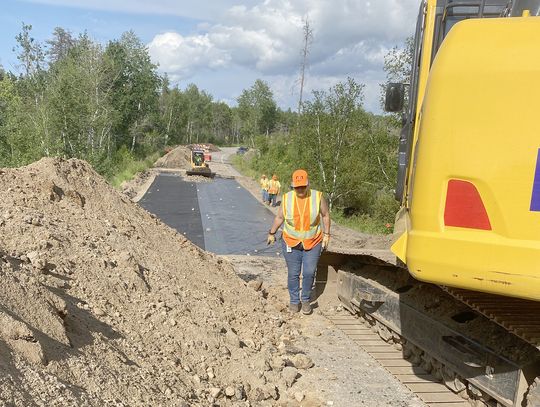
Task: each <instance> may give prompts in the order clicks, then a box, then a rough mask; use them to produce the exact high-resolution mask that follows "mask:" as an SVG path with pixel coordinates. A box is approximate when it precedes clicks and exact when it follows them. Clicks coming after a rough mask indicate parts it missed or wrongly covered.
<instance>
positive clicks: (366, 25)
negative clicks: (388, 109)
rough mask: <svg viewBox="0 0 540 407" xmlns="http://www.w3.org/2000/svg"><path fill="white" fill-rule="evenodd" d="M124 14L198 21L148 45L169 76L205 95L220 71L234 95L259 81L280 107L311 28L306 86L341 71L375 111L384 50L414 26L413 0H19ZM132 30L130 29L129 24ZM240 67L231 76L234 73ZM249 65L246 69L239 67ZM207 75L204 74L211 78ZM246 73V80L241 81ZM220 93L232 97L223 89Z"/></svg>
mask: <svg viewBox="0 0 540 407" xmlns="http://www.w3.org/2000/svg"><path fill="white" fill-rule="evenodd" d="M26 1H30V2H38V3H44V4H50V5H63V6H70V7H81V8H88V9H95V10H106V11H118V12H124V13H146V14H153V15H174V16H182V17H186V18H191V19H197V20H200V22H199V24H198V25H197V26H196V27H194V31H192V32H174V31H168V32H161V33H159V34H156V35H155V37H154V38H153V39H152V41H150V43H149V44H148V46H149V50H150V54H151V56H152V58H153V60H154V61H155V62H157V63H159V66H160V70H161V71H162V72H167V73H168V74H169V76H170V78H171V79H172V80H173V81H179V82H180V83H186V82H189V81H192V80H193V81H195V79H196V80H197V81H198V82H199V83H197V84H198V85H199V86H200V87H202V88H205V89H207V90H208V91H209V92H210V93H212V94H213V95H217V94H219V93H220V90H219V89H216V88H209V87H207V85H206V84H210V83H212V84H219V83H220V81H219V80H216V79H213V77H214V76H216V77H217V78H226V79H224V81H227V88H229V89H232V88H233V86H234V84H235V85H236V89H238V90H237V91H236V92H235V93H236V94H239V93H240V92H241V90H242V89H245V88H248V87H250V86H251V85H252V84H253V81H252V78H261V79H263V80H266V81H267V82H268V83H269V84H270V85H271V86H272V89H273V91H274V93H275V94H276V99H277V100H279V101H280V103H281V104H282V107H284V108H286V107H289V106H291V107H293V108H294V106H295V103H294V97H293V96H291V95H290V94H291V89H294V88H295V82H296V80H297V77H298V70H299V66H300V62H301V57H300V52H301V49H302V27H303V22H304V19H305V18H306V17H307V18H308V19H309V21H310V24H311V28H312V30H313V42H312V44H311V46H310V55H309V69H308V76H307V83H306V89H307V90H308V92H309V91H310V90H311V89H326V88H327V87H329V86H332V85H334V84H335V83H337V82H338V81H341V80H344V79H345V78H346V77H347V76H351V77H353V78H355V79H356V80H357V81H358V82H362V83H365V84H366V92H365V93H366V107H367V108H368V109H372V110H373V109H374V110H378V109H379V108H378V104H379V101H378V98H379V96H378V93H379V86H378V83H375V81H380V82H382V81H383V80H384V74H383V72H382V66H383V60H384V55H385V53H386V52H387V51H388V50H389V49H390V48H391V47H393V46H394V45H401V44H402V43H403V41H404V40H405V38H406V37H407V36H408V35H410V34H411V33H412V32H413V30H414V25H415V19H416V15H417V13H418V6H419V4H420V0H215V1H192V0H153V1H152V2H148V1H147V0H94V1H88V0H87V1H85V0H26ZM134 28H135V31H136V27H134ZM237 72H243V74H242V75H238V76H235V75H234V73H237ZM248 72H249V75H248V74H247V73H248ZM211 78H212V79H211ZM248 80H249V82H248ZM221 99H228V100H230V99H234V96H232V95H231V94H229V96H226V95H223V96H222V97H221Z"/></svg>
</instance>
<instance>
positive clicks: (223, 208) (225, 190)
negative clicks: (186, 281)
mask: <svg viewBox="0 0 540 407" xmlns="http://www.w3.org/2000/svg"><path fill="white" fill-rule="evenodd" d="M197 194H198V197H199V208H200V210H201V218H202V224H203V230H204V242H205V247H206V250H208V251H210V252H212V253H216V254H243V255H246V254H250V255H265V256H272V255H274V256H275V255H276V252H279V251H281V249H280V247H279V245H275V246H272V247H268V246H267V245H266V238H267V236H268V229H270V226H271V225H272V222H273V220H274V215H273V213H272V212H270V211H269V210H268V209H267V208H265V207H264V204H263V203H262V202H260V201H257V199H255V198H254V197H253V195H251V194H250V193H249V192H248V191H246V190H245V189H244V188H242V187H241V186H240V185H239V184H238V183H237V182H236V181H235V180H231V179H221V178H215V179H214V181H213V182H210V183H201V184H199V185H198V192H197Z"/></svg>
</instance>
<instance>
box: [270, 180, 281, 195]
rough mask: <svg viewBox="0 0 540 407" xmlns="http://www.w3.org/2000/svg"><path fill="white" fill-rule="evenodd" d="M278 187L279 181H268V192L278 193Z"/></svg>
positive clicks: (279, 186) (279, 185)
mask: <svg viewBox="0 0 540 407" xmlns="http://www.w3.org/2000/svg"><path fill="white" fill-rule="evenodd" d="M279 188H281V184H280V183H279V181H276V180H273V179H271V180H270V182H269V183H268V193H269V194H277V193H279Z"/></svg>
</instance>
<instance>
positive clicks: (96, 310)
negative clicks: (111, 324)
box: [94, 307, 105, 317]
mask: <svg viewBox="0 0 540 407" xmlns="http://www.w3.org/2000/svg"><path fill="white" fill-rule="evenodd" d="M94 315H96V316H98V317H103V316H105V311H103V310H102V309H101V308H98V307H96V308H94Z"/></svg>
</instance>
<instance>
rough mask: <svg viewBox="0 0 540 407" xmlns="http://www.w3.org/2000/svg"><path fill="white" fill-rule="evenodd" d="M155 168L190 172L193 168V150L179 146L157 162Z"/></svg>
mask: <svg viewBox="0 0 540 407" xmlns="http://www.w3.org/2000/svg"><path fill="white" fill-rule="evenodd" d="M154 166H155V167H158V168H179V169H183V170H188V169H190V168H191V150H190V149H189V148H188V147H186V146H178V147H176V148H174V149H173V150H171V151H169V152H168V153H167V154H165V155H164V156H163V157H161V158H160V159H159V160H157V161H156V163H155V165H154Z"/></svg>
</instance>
